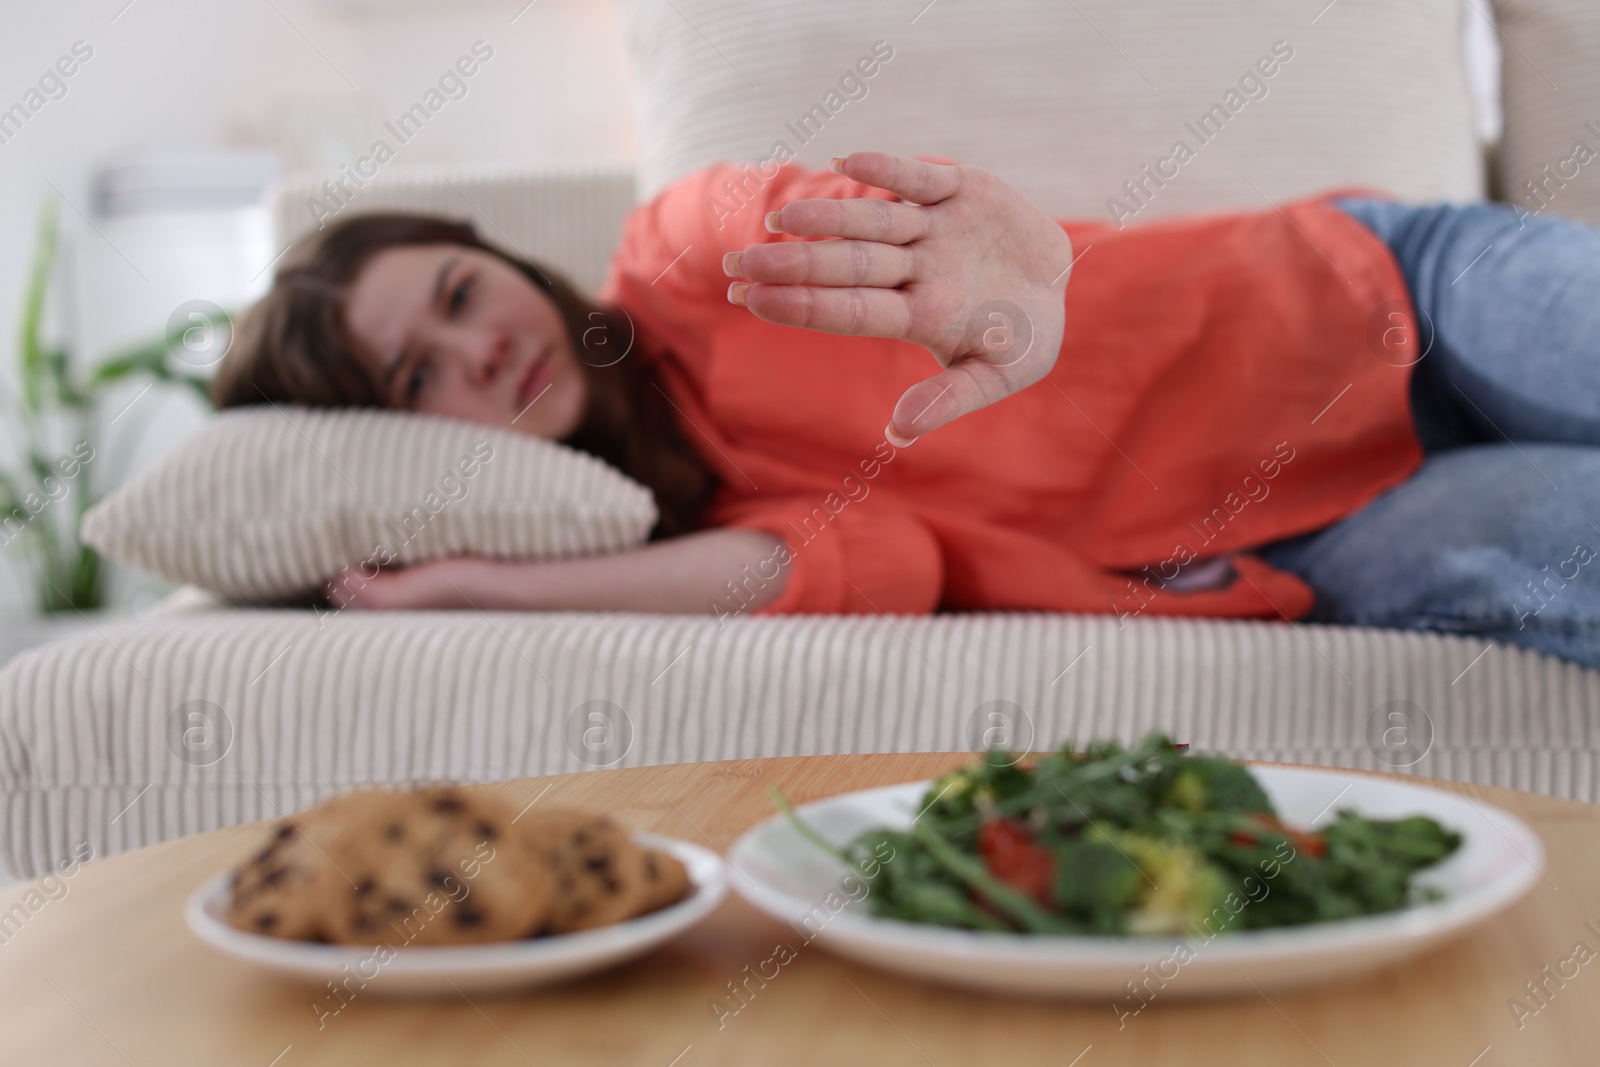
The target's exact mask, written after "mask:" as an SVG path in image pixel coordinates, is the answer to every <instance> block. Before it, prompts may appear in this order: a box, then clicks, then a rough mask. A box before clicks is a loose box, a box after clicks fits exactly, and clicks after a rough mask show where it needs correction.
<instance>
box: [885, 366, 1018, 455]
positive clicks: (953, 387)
mask: <svg viewBox="0 0 1600 1067" xmlns="http://www.w3.org/2000/svg"><path fill="white" fill-rule="evenodd" d="M1011 391H1012V390H1011V389H1010V388H1009V387H1008V386H1007V384H1006V382H1005V380H1004V379H1003V378H1001V377H1000V375H998V374H997V373H995V370H994V368H993V367H991V366H989V365H988V364H987V363H983V362H981V361H979V360H975V359H967V360H963V361H961V362H959V363H954V364H952V365H951V366H950V367H948V368H947V369H946V370H945V371H944V372H943V373H940V374H936V375H934V376H933V377H932V378H929V379H927V380H926V381H921V382H918V383H917V384H916V385H913V386H912V387H911V388H910V389H907V390H906V391H905V393H904V394H903V395H902V396H901V397H900V401H899V403H897V404H895V406H894V414H893V415H892V416H891V417H890V419H889V425H888V427H887V429H886V430H885V431H884V432H885V434H887V435H888V437H889V443H890V444H892V445H895V446H896V447H899V448H904V447H905V446H906V445H908V444H910V443H911V442H912V441H915V440H916V439H917V438H918V437H921V436H922V435H923V434H925V433H931V432H932V431H934V430H937V429H938V428H939V427H941V426H945V425H947V424H949V423H951V422H954V421H955V420H956V419H959V418H960V417H961V416H963V415H968V414H971V413H972V412H974V411H977V410H978V409H979V408H983V407H988V406H989V405H990V404H992V403H994V402H995V401H996V400H1000V399H1002V398H1003V397H1005V396H1007V395H1008V394H1009V393H1010V392H1011ZM896 438H899V439H900V440H896ZM902 442H903V443H902Z"/></svg>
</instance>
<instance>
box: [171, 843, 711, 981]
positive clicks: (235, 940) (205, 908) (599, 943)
mask: <svg viewBox="0 0 1600 1067" xmlns="http://www.w3.org/2000/svg"><path fill="white" fill-rule="evenodd" d="M634 840H636V841H638V842H639V844H641V845H646V846H648V847H650V848H655V849H660V850H661V851H663V852H666V853H668V854H670V855H672V856H674V857H676V858H677V860H678V861H679V862H680V863H682V864H683V865H684V866H685V867H686V868H688V871H689V882H690V885H691V889H690V892H689V895H688V896H686V897H685V898H684V899H683V900H680V901H679V902H678V903H676V904H673V905H671V906H670V907H666V908H663V909H661V910H660V911H655V912H651V913H650V914H648V915H642V916H640V917H639V918H637V919H629V920H627V921H626V922H620V923H615V924H613V925H611V926H602V927H600V928H598V929H595V930H583V931H579V932H578V933H572V934H559V935H556V936H553V937H539V938H529V939H527V940H523V941H501V942H496V943H494V944H484V945H461V946H455V945H411V946H408V947H405V948H400V949H396V950H394V952H393V956H392V958H391V959H389V960H387V961H386V962H384V961H382V960H380V958H379V957H378V955H377V950H376V949H374V948H373V947H371V946H365V947H360V946H351V945H324V944H317V943H312V942H309V941H288V940H285V939H283V938H278V937H263V936H261V935H259V934H252V933H248V932H247V931H244V930H238V929H235V928H234V927H232V926H229V925H228V923H227V920H226V918H225V915H226V910H227V900H228V875H227V874H222V875H219V876H217V877H216V878H213V879H212V880H211V881H209V882H207V883H206V884H205V885H203V886H201V887H200V888H199V889H197V890H195V892H194V894H193V895H191V896H190V897H189V903H188V906H187V907H186V908H185V909H184V917H185V918H186V919H187V920H188V922H189V929H191V930H193V931H194V932H195V935H196V936H198V937H199V938H200V940H202V941H204V942H206V944H208V945H211V946H212V947H213V948H216V949H219V950H220V951H222V952H225V953H227V954H228V955H230V956H235V957H238V958H239V959H242V960H245V961H246V962H248V963H253V964H257V965H259V966H262V967H266V968H267V969H269V970H273V971H278V972H280V973H283V974H289V975H294V976H296V977H299V978H306V979H310V980H312V981H315V982H318V983H319V984H320V983H322V982H324V981H327V980H329V979H332V980H334V981H335V982H339V983H341V984H346V982H347V980H349V979H350V976H351V975H352V974H353V975H356V976H357V978H358V979H366V978H369V976H370V980H368V981H366V984H365V985H362V986H360V987H359V989H360V992H362V993H365V992H368V991H370V992H371V993H373V994H374V995H378V996H382V995H396V994H400V995H410V994H436V993H448V994H451V995H454V994H455V992H456V991H457V990H460V991H461V992H464V993H471V992H474V991H487V990H500V989H512V988H519V987H525V986H532V985H542V984H545V983H549V982H554V981H558V980H560V979H563V978H570V977H572V976H574V975H579V974H585V973H587V972H589V971H596V970H599V969H600V968H602V967H606V966H609V965H611V964H614V963H620V962H621V961H623V960H626V959H630V958H632V957H634V956H638V955H641V954H643V953H644V952H647V951H648V950H650V949H652V948H654V947H655V946H656V945H659V944H661V943H662V942H663V941H666V940H667V939H668V938H670V937H672V936H674V935H675V934H678V933H681V932H682V931H684V930H687V929H688V928H689V927H691V926H693V925H695V924H696V923H698V922H699V921H700V920H702V919H704V918H705V917H706V916H707V915H710V914H711V913H712V912H713V911H715V910H716V907H717V905H718V904H719V903H721V901H722V896H723V894H724V893H725V892H726V891H727V882H726V880H725V878H724V876H723V863H722V860H721V859H720V858H718V856H717V855H716V853H714V852H711V851H709V850H707V849H703V848H701V847H700V846H698V845H691V844H689V843H688V842H687V841H679V840H677V839H675V838H671V837H658V836H656V835H654V834H636V835H634ZM354 981H355V980H350V984H349V985H348V986H347V987H348V988H352V989H354V988H356V986H355V984H354Z"/></svg>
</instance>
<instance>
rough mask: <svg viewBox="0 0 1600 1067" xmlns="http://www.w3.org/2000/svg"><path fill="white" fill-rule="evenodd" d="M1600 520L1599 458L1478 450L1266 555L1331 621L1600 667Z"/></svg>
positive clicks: (1429, 466)
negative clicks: (1311, 593)
mask: <svg viewBox="0 0 1600 1067" xmlns="http://www.w3.org/2000/svg"><path fill="white" fill-rule="evenodd" d="M1546 478H1548V479H1549V481H1547V480H1546ZM1551 482H1554V483H1555V485H1556V486H1559V487H1560V488H1553V487H1552V485H1551ZM1597 522H1600V448H1593V447H1587V446H1582V445H1562V444H1536V443H1529V444H1523V445H1512V444H1508V443H1501V444H1484V445H1469V446H1465V447H1461V448H1452V449H1447V450H1445V451H1442V452H1436V453H1434V454H1432V455H1430V456H1429V457H1428V458H1427V460H1426V461H1425V462H1424V464H1423V466H1422V468H1421V470H1419V471H1418V472H1417V474H1416V475H1414V476H1413V477H1412V478H1411V479H1410V480H1408V481H1407V482H1405V483H1404V484H1403V485H1400V486H1397V487H1396V488H1394V489H1391V490H1390V491H1389V492H1387V493H1385V494H1383V495H1382V496H1381V497H1379V498H1378V499H1376V500H1374V501H1373V502H1372V503H1371V504H1368V505H1367V506H1366V507H1364V508H1362V509H1361V510H1360V511H1357V512H1355V513H1354V514H1352V515H1350V516H1348V517H1347V518H1345V519H1342V520H1340V521H1339V522H1337V523H1334V524H1333V525H1332V526H1329V527H1327V528H1326V529H1323V530H1319V531H1317V532H1315V533H1312V534H1309V535H1307V536H1304V537H1297V538H1294V539H1292V540H1289V541H1280V542H1278V543H1277V544H1274V545H1268V546H1267V547H1265V548H1263V549H1259V550H1257V554H1259V555H1260V556H1261V558H1263V559H1264V560H1266V561H1267V562H1268V563H1269V564H1271V565H1273V566H1275V567H1279V568H1281V569H1283V570H1286V571H1289V572H1291V573H1293V574H1297V575H1299V576H1300V577H1302V578H1304V579H1305V580H1306V582H1307V583H1309V584H1310V585H1311V587H1312V588H1313V589H1314V590H1315V591H1316V593H1317V605H1316V608H1315V610H1314V612H1313V614H1312V616H1311V617H1312V618H1313V619H1316V620H1319V621H1325V622H1338V623H1346V624H1350V625H1358V626H1386V627H1394V628H1398V629H1406V630H1442V631H1445V632H1449V633H1458V634H1472V635H1476V636H1479V637H1483V638H1493V639H1495V640H1499V641H1506V642H1509V643H1512V644H1518V645H1526V646H1528V647H1530V648H1535V649H1538V650H1539V651H1541V652H1546V653H1549V654H1551V655H1555V656H1560V657H1562V658H1565V659H1570V660H1575V661H1577V662H1579V663H1583V664H1586V665H1588V666H1590V667H1600V527H1597V525H1596V524H1597Z"/></svg>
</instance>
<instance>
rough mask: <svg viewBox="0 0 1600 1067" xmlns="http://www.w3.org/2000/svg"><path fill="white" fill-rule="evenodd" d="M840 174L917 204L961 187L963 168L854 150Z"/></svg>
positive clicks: (929, 202)
mask: <svg viewBox="0 0 1600 1067" xmlns="http://www.w3.org/2000/svg"><path fill="white" fill-rule="evenodd" d="M841 168H842V169H841V170H840V173H841V174H843V175H844V176H845V177H846V178H854V179H855V180H856V181H858V182H865V183H866V184H867V185H875V186H877V187H878V188H879V189H887V190H889V191H890V192H891V193H893V194H894V195H895V196H898V197H900V198H901V199H903V200H909V201H911V202H912V203H913V204H937V203H938V202H939V201H941V200H943V199H944V198H945V197H947V196H950V195H952V194H954V193H955V191H956V190H957V189H958V188H960V186H961V172H960V169H959V168H957V167H954V166H951V165H950V164H948V163H927V162H924V161H923V160H920V159H911V158H910V157H909V156H891V155H890V154H889V153H887V152H851V153H850V154H849V155H848V156H845V157H844V163H843V164H842V165H841Z"/></svg>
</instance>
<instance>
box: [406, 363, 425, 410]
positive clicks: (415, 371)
mask: <svg viewBox="0 0 1600 1067" xmlns="http://www.w3.org/2000/svg"><path fill="white" fill-rule="evenodd" d="M427 382H428V359H427V357H426V356H424V357H423V358H422V359H419V360H418V361H417V365H416V366H415V367H412V368H411V373H410V374H408V375H406V385H405V394H406V400H407V402H410V401H413V400H415V399H416V398H417V394H418V393H420V392H421V391H422V387H423V386H424V385H426V384H427Z"/></svg>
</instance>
